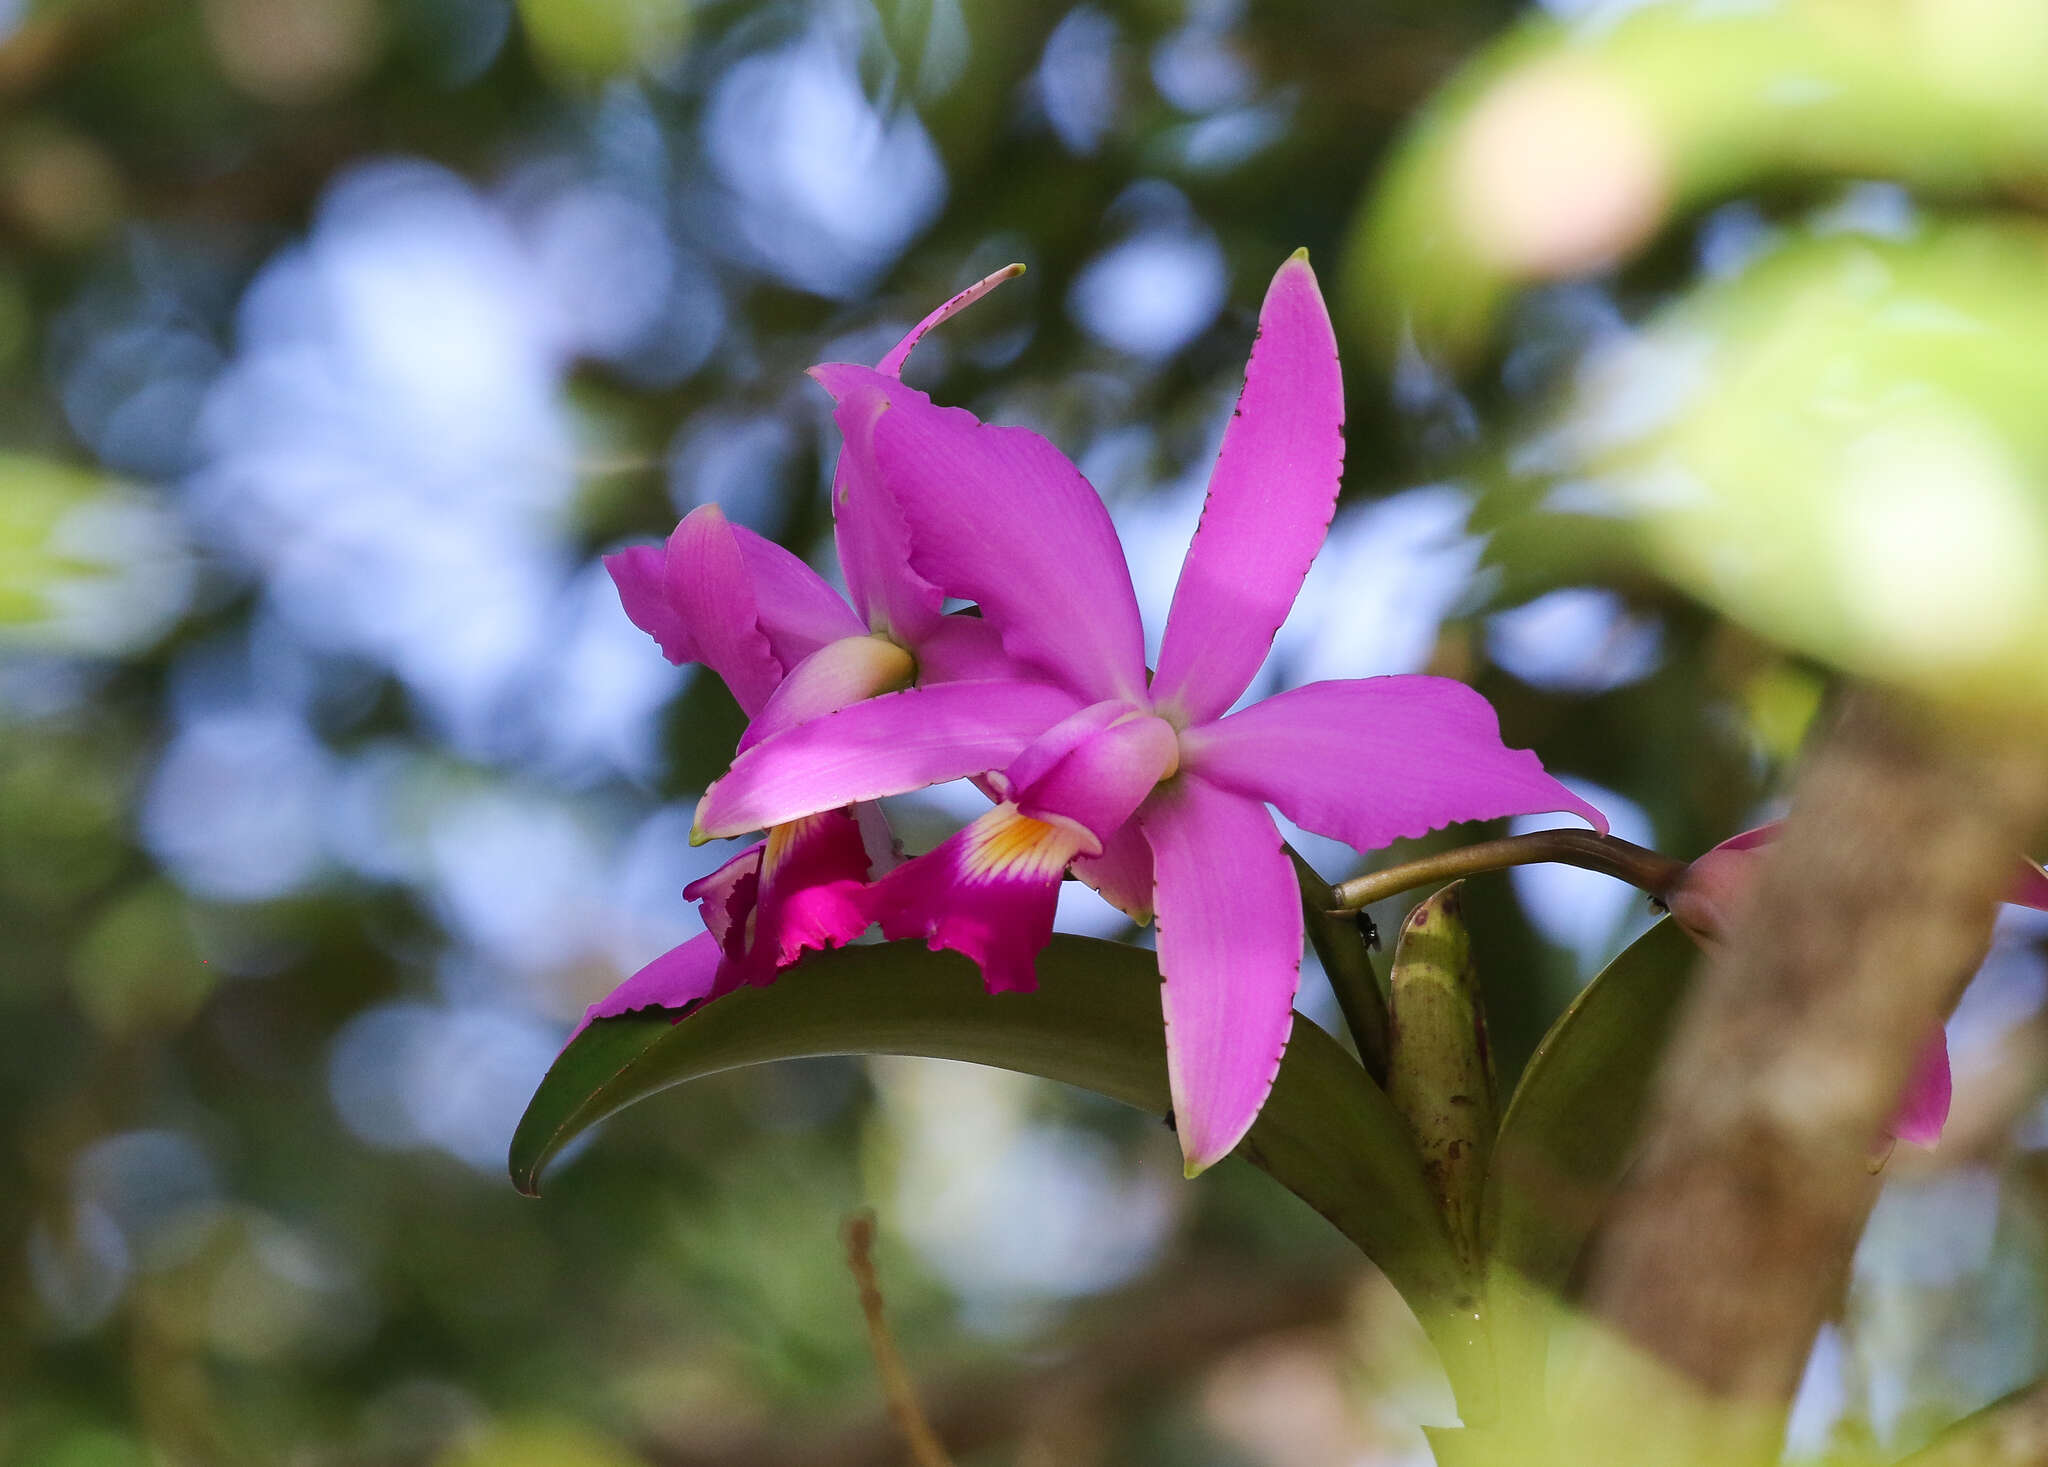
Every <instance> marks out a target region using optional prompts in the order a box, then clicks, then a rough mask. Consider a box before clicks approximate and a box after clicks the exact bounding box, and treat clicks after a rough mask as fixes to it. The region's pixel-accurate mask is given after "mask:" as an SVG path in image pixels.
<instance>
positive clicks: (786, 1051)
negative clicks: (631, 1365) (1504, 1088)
mask: <svg viewBox="0 0 2048 1467" xmlns="http://www.w3.org/2000/svg"><path fill="white" fill-rule="evenodd" d="M1038 977H1039V986H1038V990H1037V991H1036V992H1035V993H1029V994H1018V993H1007V994H999V995H990V994H988V993H987V992H985V991H984V990H983V988H982V985H981V980H980V977H979V975H978V974H977V973H976V972H975V970H974V968H973V966H972V965H971V964H970V963H968V962H967V961H966V960H964V959H962V958H960V957H957V956H955V955H953V954H951V953H934V952H930V951H928V950H927V949H926V948H925V947H924V946H923V945H922V944H921V943H888V944H883V945H879V946H870V947H853V948H845V949H841V950H839V951H837V952H829V953H821V954H818V955H816V956H814V957H811V958H808V959H806V960H805V961H804V962H803V963H802V964H800V965H798V966H797V967H795V968H793V969H791V970H790V971H788V972H786V973H784V974H783V975H782V976H781V977H779V978H778V979H777V980H776V982H775V984H774V986H773V987H770V988H748V989H742V990H741V991H739V992H737V993H734V994H731V995H729V996H727V997H725V998H722V999H719V1000H717V1001H716V1002H714V1003H711V1004H708V1005H706V1006H705V1007H704V1008H702V1009H700V1010H698V1011H696V1012H695V1013H693V1014H690V1015H689V1016H688V1017H686V1018H684V1019H683V1020H682V1021H680V1022H677V1023H671V1022H670V1018H669V1016H668V1015H667V1014H665V1013H660V1012H653V1013H640V1014H630V1015H626V1016H623V1017H621V1018H616V1019H602V1020H599V1021H598V1022H596V1023H594V1024H592V1025H591V1026H590V1027H589V1028H588V1029H586V1030H584V1032H583V1033H582V1034H581V1035H579V1036H578V1037H577V1038H576V1040H575V1042H573V1043H572V1044H570V1045H569V1047H568V1048H567V1049H565V1050H563V1052H562V1054H561V1056H560V1057H559V1058H558V1059H557V1060H556V1061H555V1063H554V1066H553V1068H552V1069H550V1070H549V1071H548V1074H547V1078H546V1079H544V1080H543V1081H542V1082H541V1086H540V1089H539V1091H538V1092H537V1093H536V1094H535V1095H534V1098H533V1100H532V1103H531V1104H530V1105H529V1106H528V1107H527V1111H526V1115H525V1117H524V1119H522V1120H521V1122H520V1124H519V1129H518V1132H517V1133H516V1134H515V1135H514V1137H513V1140H512V1154H511V1171H512V1181H513V1184H514V1185H515V1186H517V1187H518V1188H519V1190H520V1191H522V1192H525V1193H528V1194H529V1195H531V1194H534V1193H535V1192H537V1190H538V1188H539V1183H540V1174H541V1170H542V1168H543V1167H544V1166H545V1165H546V1164H547V1162H548V1160H549V1158H551V1157H553V1156H554V1155H555V1154H556V1153H557V1152H558V1151H560V1150H561V1148H562V1147H563V1146H564V1145H565V1144H567V1143H568V1142H569V1141H570V1140H571V1139H572V1138H573V1137H575V1136H576V1135H578V1134H579V1133H580V1132H582V1131H584V1130H586V1129H588V1128H589V1127H591V1126H593V1125H595V1124H596V1123H597V1122H598V1121H600V1120H603V1119H604V1118H605V1117H606V1116H609V1115H611V1114H613V1113H615V1112H616V1111H619V1110H621V1109H623V1108H624V1107H626V1106H628V1105H631V1104H633V1103H634V1102H635V1101H638V1100H643V1099H645V1098H646V1097H648V1096H650V1095H652V1094H654V1093H655V1092H657V1091H660V1090H665V1089H667V1088H668V1087H670V1086H672V1085H680V1084H682V1083H683V1082H684V1081H687V1080H693V1079H696V1078H698V1077H700V1076H704V1075H712V1074H717V1073H719V1072H720V1071H724V1070H730V1069H735V1068H738V1067H740V1066H743V1065H754V1064H762V1063H765V1062H767V1061H770V1060H779V1059H796V1058H801V1057H807V1056H817V1055H835V1054H903V1055H925V1056H930V1057H933V1058H938V1059H954V1060H971V1061H974V1062H976V1063H979V1064H986V1065H994V1066H998V1067H1000V1068H1003V1069H1008V1070H1017V1071H1021V1072H1023V1073H1025V1074H1031V1075H1040V1076H1044V1077H1045V1078H1047V1079H1052V1080H1060V1081H1064V1082H1065V1083H1067V1084H1070V1085H1078V1086H1080V1087H1082V1088H1083V1089H1087V1090H1092V1091H1094V1092H1095V1093H1097V1094H1099V1095H1106V1096H1108V1097H1110V1098H1111V1099H1113V1100H1120V1101H1123V1102H1124V1103H1125V1104H1128V1105H1133V1106H1137V1107H1138V1108H1140V1109H1142V1110H1149V1111H1151V1112H1153V1113H1155V1114H1159V1115H1164V1114H1165V1113H1166V1109H1167V1105H1168V1099H1167V1088H1166V1053H1165V1044H1164V1039H1163V1030H1162V1028H1161V1024H1160V1015H1159V969H1158V966H1157V963H1156V961H1155V959H1154V957H1153V955H1152V954H1151V953H1149V952H1145V951H1143V950H1142V949H1139V948H1134V947H1130V946H1127V945H1124V944H1121V943H1113V942H1102V941H1097V940H1094V939H1088V938H1079V937H1056V938H1054V939H1053V941H1052V944H1051V945H1050V946H1049V947H1048V948H1047V949H1046V950H1045V952H1044V953H1043V954H1042V955H1041V956H1040V957H1039V959H1038ZM1238 1154H1239V1155H1241V1156H1243V1157H1244V1158H1245V1159H1246V1160H1248V1161H1250V1162H1251V1163H1252V1164H1253V1165H1254V1166H1257V1167H1259V1168H1261V1169H1262V1170H1264V1171H1265V1172H1267V1173H1269V1174H1270V1175H1271V1176H1272V1177H1273V1178H1274V1179H1275V1180H1276V1181H1278V1182H1279V1183H1280V1184H1281V1185H1282V1186H1284V1187H1286V1188H1287V1189H1288V1190H1289V1191H1291V1192H1293V1193H1294V1194H1295V1195H1296V1196H1297V1197H1299V1198H1301V1199H1302V1201H1304V1202H1306V1203H1308V1205H1309V1206H1311V1207H1313V1208H1314V1209H1315V1210H1316V1211H1317V1212H1320V1213H1321V1214H1322V1215H1323V1216H1324V1217H1326V1218H1328V1219H1329V1220H1330V1221H1331V1222H1332V1223H1334V1224H1335V1225H1336V1226H1337V1228H1338V1229H1339V1230H1340V1231H1341V1232H1343V1233H1344V1235H1345V1236H1346V1237H1348V1238H1350V1239H1351V1240H1352V1241H1353V1242H1354V1243H1356V1244H1357V1245H1358V1247H1359V1248H1361V1249H1362V1250H1363V1251H1364V1252H1365V1253H1366V1254H1367V1256H1369V1257H1370V1258H1371V1259H1372V1260H1373V1261H1374V1262H1375V1263H1376V1264H1378V1265H1379V1266H1380V1268H1381V1269H1382V1270H1383V1271H1384V1272H1385V1273H1386V1275H1387V1277H1388V1278H1389V1279H1390V1280H1392V1281H1393V1282H1394V1284H1395V1285H1396V1286H1397V1287H1398V1288H1400V1289H1401V1291H1402V1293H1403V1294H1404V1295H1405V1296H1406V1297H1407V1298H1408V1300H1409V1302H1410V1304H1411V1305H1412V1306H1413V1307H1414V1308H1415V1309H1416V1312H1417V1314H1418V1315H1420V1316H1422V1317H1423V1319H1424V1322H1425V1324H1431V1325H1432V1326H1433V1327H1435V1328H1439V1329H1441V1328H1443V1327H1444V1326H1443V1325H1442V1323H1441V1319H1442V1317H1443V1316H1444V1315H1446V1314H1447V1312H1448V1311H1447V1310H1432V1309H1431V1308H1430V1305H1431V1304H1432V1303H1442V1304H1446V1305H1447V1304H1448V1303H1449V1301H1451V1300H1452V1299H1454V1298H1456V1297H1458V1296H1459V1295H1461V1294H1464V1293H1467V1292H1469V1291H1467V1290H1466V1289H1465V1288H1464V1286H1463V1276H1462V1273H1461V1271H1460V1268H1459V1265H1458V1262H1457V1258H1456V1255H1455V1254H1454V1252H1453V1250H1452V1248H1451V1243H1450V1238H1449V1235H1448V1234H1447V1232H1446V1231H1445V1228H1444V1223H1443V1219H1442V1217H1441V1215H1440V1213H1439V1212H1438V1210H1437V1205H1436V1202H1435V1200H1434V1199H1433V1198H1432V1197H1431V1195H1430V1192H1429V1189H1428V1188H1427V1186H1426V1185H1425V1184H1424V1182H1423V1178H1422V1168H1421V1163H1420V1161H1419V1159H1418V1158H1417V1156H1416V1152H1415V1146H1414V1143H1413V1142H1412V1141H1411V1140H1410V1139H1409V1137H1408V1133H1407V1131H1406V1129H1405V1128H1404V1127H1403V1125H1402V1123H1401V1120H1400V1118H1399V1117H1398V1116H1397V1115H1396V1114H1395V1113H1394V1110H1393V1108H1392V1106H1391V1105H1389V1104H1388V1102H1387V1099H1386V1096H1385V1095H1383V1094H1382V1093H1381V1092H1380V1090H1379V1088H1378V1087H1377V1086H1375V1085H1374V1084H1373V1083H1372V1081H1371V1080H1369V1079H1368V1078H1367V1077H1366V1074H1365V1071H1364V1070H1363V1069H1361V1068H1360V1067H1359V1065H1358V1062H1357V1061H1356V1060H1354V1059H1353V1058H1352V1057H1351V1056H1350V1055H1349V1054H1347V1053H1346V1052H1345V1051H1344V1049H1343V1048H1342V1047H1341V1046H1340V1045H1339V1044H1338V1043H1337V1041H1336V1040H1334V1039H1332V1038H1331V1037H1330V1036H1329V1035H1327V1034H1325V1033H1324V1032H1323V1031H1322V1030H1320V1029H1318V1028H1317V1027H1316V1026H1315V1025H1314V1024H1312V1023H1310V1022H1309V1021H1308V1020H1307V1019H1304V1018H1301V1017H1300V1016H1298V1015H1297V1016H1296V1018H1295V1021H1294V1034H1293V1038H1292V1039H1291V1041H1290V1042H1289V1045H1288V1049H1287V1057H1286V1061H1285V1063H1283V1064H1282V1066H1281V1068H1280V1074H1279V1078H1278V1079H1277V1080H1276V1081H1275V1082H1274V1085H1273V1093H1272V1096H1271V1098H1270V1099H1269V1100H1268V1101H1267V1102H1266V1107H1265V1110H1264V1111H1263V1112H1262V1113H1261V1114H1260V1116H1259V1120H1258V1122H1257V1124H1256V1125H1254V1126H1253V1127H1252V1129H1251V1132H1250V1134H1249V1135H1247V1136H1246V1138H1245V1140H1244V1142H1243V1143H1242V1145H1241V1146H1240V1147H1239V1150H1238ZM1432 1314H1436V1315H1438V1316H1439V1317H1438V1319H1437V1320H1434V1321H1433V1320H1432V1317H1431V1316H1432ZM1439 1343H1440V1344H1443V1343H1445V1342H1444V1341H1442V1340H1440V1341H1439Z"/></svg>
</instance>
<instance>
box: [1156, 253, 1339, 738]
mask: <svg viewBox="0 0 2048 1467" xmlns="http://www.w3.org/2000/svg"><path fill="white" fill-rule="evenodd" d="M1343 468H1344V376H1343V373H1342V372H1341V371H1340V370H1339V369H1338V366H1337V338H1336V334H1335V333H1334V332H1333V331H1332V330H1331V329H1330V316H1329V312H1328V311H1326V310H1325V309H1324V308H1323V297H1322V293H1321V292H1320V291H1318V290H1317V289H1316V277H1315V272H1313V271H1312V270H1310V269H1309V266H1308V257H1307V254H1306V252H1303V253H1301V254H1297V255H1296V256H1295V257H1294V258H1293V259H1291V260H1289V261H1288V262H1287V263H1286V264H1284V265H1282V266H1281V267H1280V273H1279V274H1277V275H1275V276H1274V277H1273V283H1272V285H1271V286H1270V287H1269V288H1268V289H1267V291H1266V302H1265V306H1264V307H1263V309H1262V310H1261V311H1260V313H1259V336H1258V339H1257V341H1255V342H1254V343H1253V345H1252V355H1251V361H1250V363H1249V364H1248V365H1247V366H1246V368H1245V382H1244V392H1243V393H1242V395H1240V396H1239V398H1238V400H1237V410H1236V412H1235V413H1233V414H1232V416H1231V419H1230V423H1229V426H1228V427H1227V428H1225V430H1224V433H1223V449H1222V452H1221V453H1220V454H1219V455H1218V457H1217V459H1216V468H1215V471H1214V472H1213V473H1212V474H1211V475H1210V476H1209V497H1208V499H1207V501H1206V502H1205V503H1204V504H1203V506H1202V520H1201V523H1200V525H1199V526H1197V528H1196V530H1195V539H1194V543H1193V544H1192V545H1191V546H1189V548H1188V557H1187V560H1186V562H1185V563H1184V564H1183V565H1182V566H1181V571H1180V582H1179V584H1178V585H1176V586H1175V587H1174V591H1173V610H1172V611H1171V612H1170V613H1169V614H1168V616H1167V618H1166V635H1165V640H1164V641H1163V643H1162V644H1161V646H1160V649H1159V670H1158V672H1157V673H1156V674H1155V675H1154V677H1153V680H1152V696H1153V700H1154V701H1155V702H1156V703H1158V704H1160V705H1161V706H1162V708H1164V707H1166V706H1168V705H1171V706H1173V707H1177V708H1178V709H1179V710H1181V711H1182V712H1184V713H1186V714H1187V715H1188V717H1189V718H1190V719H1191V720H1192V721H1193V722H1196V723H1202V722H1206V721H1207V720H1209V719H1212V718H1215V717H1216V716H1217V715H1218V714H1220V713H1222V712H1223V711H1224V710H1225V709H1226V708H1228V707H1229V706H1230V705H1231V704H1232V703H1233V702H1235V701H1236V699H1237V696H1238V694H1240V693H1242V692H1243V691H1244V690H1245V688H1246V687H1247V686H1249V685H1250V683H1251V680H1252V678H1253V676H1254V675H1255V674H1256V673H1257V672H1258V670H1259V665H1260V664H1261V663H1263V662H1264V661H1265V660H1266V653H1267V652H1268V651H1269V650H1270V649H1271V647H1272V645H1273V634H1274V633H1275V632H1277V631H1279V630H1280V624H1281V623H1282V622H1284V621H1286V620H1287V613H1288V611H1289V610H1291V609H1292V608H1293V606H1294V598H1295V596H1296V595H1297V594H1298V593H1299V592H1300V590H1301V582H1302V578H1303V577H1304V576H1306V575H1307V574H1308V568H1309V562H1311V561H1313V560H1314V559H1315V558H1316V552H1317V551H1318V550H1320V549H1322V545H1323V535H1324V533H1325V532H1326V531H1328V529H1329V528H1330V516H1331V515H1332V514H1333V513H1335V512H1336V508H1337V482H1338V479H1339V477H1340V475H1341V474H1342V472H1343Z"/></svg>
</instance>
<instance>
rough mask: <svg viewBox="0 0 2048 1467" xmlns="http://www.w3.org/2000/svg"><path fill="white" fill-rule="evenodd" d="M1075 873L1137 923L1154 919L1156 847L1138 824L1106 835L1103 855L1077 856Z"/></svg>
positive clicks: (1130, 824)
mask: <svg viewBox="0 0 2048 1467" xmlns="http://www.w3.org/2000/svg"><path fill="white" fill-rule="evenodd" d="M1073 871H1074V875H1075V876H1077V877H1079V878H1080V879H1081V880H1082V881H1084V882H1086V883H1087V884H1088V885H1089V886H1090V887H1093V888H1094V890H1095V891H1096V893H1097V894H1098V895H1099V896H1101V898H1102V899H1103V900H1104V901H1106V902H1108V903H1109V904H1110V905H1111V906H1112V907H1115V908H1116V909H1117V910H1118V911H1119V912H1122V913H1123V914H1124V915H1125V916H1126V917H1129V918H1130V919H1131V920H1132V921H1133V922H1136V923H1138V924H1140V925H1141V926H1142V925H1143V924H1144V923H1147V922H1150V921H1151V920H1152V847H1151V846H1150V845H1149V844H1147V843H1146V840H1145V833H1144V832H1143V831H1142V830H1140V829H1139V828H1138V826H1137V822H1135V821H1131V822H1127V823H1126V824H1125V825H1124V826H1123V827H1122V828H1121V829H1118V830H1115V831H1112V832H1111V833H1110V834H1109V835H1107V836H1104V837H1103V840H1102V854H1101V855H1099V856H1077V857H1075V858H1074V865H1073Z"/></svg>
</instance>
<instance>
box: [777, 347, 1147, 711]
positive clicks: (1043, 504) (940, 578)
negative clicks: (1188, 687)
mask: <svg viewBox="0 0 2048 1467" xmlns="http://www.w3.org/2000/svg"><path fill="white" fill-rule="evenodd" d="M813 375H815V376H817V377H818V379H819V380H820V381H821V382H824V383H825V385H826V386H827V388H828V389H829V390H831V391H832V392H833V394H834V395H835V396H836V397H838V399H839V413H840V415H841V416H842V418H843V419H844V420H845V421H853V422H866V423H870V424H871V425H872V437H873V445H874V457H875V464H876V468H877V471H878V473H879V475H880V479H881V482H882V484H883V485H884V486H885V487H886V489H887V491H888V494H889V496H890V497H891V498H892V499H893V500H895V502H896V503H897V505H898V506H899V507H900V508H901V510H902V511H903V514H904V516H905V517H906V519H907V520H908V521H909V523H910V524H912V525H914V526H915V532H914V534H913V535H912V537H911V547H910V549H911V554H910V562H911V565H912V567H913V568H914V569H915V570H916V571H917V573H918V574H919V575H921V576H923V577H924V578H925V579H926V580H928V581H930V582H931V583H932V584H933V585H935V586H938V587H940V588H942V589H943V590H945V591H946V592H947V593H948V594H950V595H954V596H959V597H962V598H964V599H966V600H969V601H975V602H979V603H980V605H981V609H982V614H983V615H984V616H986V617H987V618H988V620H989V621H990V622H992V623H993V624H994V625H995V626H996V628H997V629H998V631H999V632H1000V633H1001V635H1002V639H1003V646H1004V648H1005V650H1007V651H1008V652H1009V654H1010V655H1011V656H1012V657H1014V658H1016V659H1018V660H1019V661H1022V662H1029V663H1034V664H1036V665H1038V666H1039V667H1042V668H1044V669H1046V670H1047V671H1049V672H1051V673H1052V674H1054V675H1055V676H1057V677H1058V678H1060V679H1061V680H1062V681H1064V682H1065V683H1067V685H1068V686H1070V687H1071V688H1073V690H1074V691H1075V692H1077V693H1079V694H1081V695H1082V696H1083V698H1084V699H1086V700H1087V701H1090V702H1093V701H1095V700H1097V699H1101V698H1112V697H1121V698H1126V699H1129V700H1132V701H1136V700H1137V699H1138V698H1140V697H1141V696H1142V695H1143V693H1144V686H1145V637H1144V628H1143V627H1142V626H1141V625H1140V624H1139V621H1138V602H1137V597H1136V594H1135V593H1134V592H1133V591H1132V589H1131V573H1130V568H1129V567H1128V566H1127V565H1125V563H1124V555H1123V547H1122V545H1121V544H1120V543H1119V542H1118V540H1117V537H1116V529H1115V527H1114V526H1113V525H1111V523H1110V519H1109V511H1108V510H1107V509H1106V508H1104V506H1103V503H1102V499H1101V497H1100V496H1099V495H1098V494H1096V492H1095V490H1094V488H1093V487H1092V486H1091V485H1090V484H1089V483H1088V481H1087V480H1086V479H1084V478H1082V477H1081V473H1080V470H1078V469H1076V468H1075V467H1074V466H1073V465H1072V464H1071V463H1069V462H1067V459H1066V457H1065V456H1064V455H1063V454H1061V453H1060V451H1059V450H1058V449H1057V448H1054V447H1053V446H1052V445H1051V444H1050V443H1048V442H1046V441H1045V439H1043V438H1041V437H1039V436H1038V435H1037V434H1036V433H1033V432H1030V431H1029V430H1027V429H1023V428H997V427H990V426H988V425H987V424H985V423H983V422H981V421H980V420H979V419H977V418H976V417H975V416H974V415H973V414H972V413H968V412H964V411H962V410H961V409H959V408H942V407H938V406H935V405H934V404H933V403H932V401H931V399H930V398H928V397H926V396H925V395H924V394H923V393H921V392H918V391H915V390H914V389H912V388H909V387H905V386H904V385H903V384H902V383H900V382H898V381H896V380H895V379H894V378H891V377H885V376H883V375H881V374H880V373H878V372H873V371H870V370H868V369H867V368H864V367H849V366H844V365H836V366H832V367H820V368H817V369H815V371H814V373H813ZM876 414H879V415H878V416H877V415H876Z"/></svg>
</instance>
